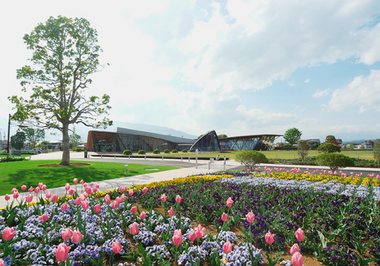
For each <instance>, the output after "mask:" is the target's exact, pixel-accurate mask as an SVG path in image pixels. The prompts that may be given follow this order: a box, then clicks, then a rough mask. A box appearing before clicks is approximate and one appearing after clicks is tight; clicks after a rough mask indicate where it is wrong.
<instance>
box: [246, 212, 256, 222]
mask: <svg viewBox="0 0 380 266" xmlns="http://www.w3.org/2000/svg"><path fill="white" fill-rule="evenodd" d="M246 217H247V221H248V222H250V223H253V221H254V220H255V215H254V214H253V212H249V213H248V214H247V216H246Z"/></svg>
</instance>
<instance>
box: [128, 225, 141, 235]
mask: <svg viewBox="0 0 380 266" xmlns="http://www.w3.org/2000/svg"><path fill="white" fill-rule="evenodd" d="M129 229H130V232H131V234H132V235H136V234H138V233H139V225H138V224H137V223H136V222H134V223H133V224H132V225H131V226H130V228H129Z"/></svg>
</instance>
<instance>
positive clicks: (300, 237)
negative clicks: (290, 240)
mask: <svg viewBox="0 0 380 266" xmlns="http://www.w3.org/2000/svg"><path fill="white" fill-rule="evenodd" d="M296 238H297V240H298V241H303V240H304V239H305V236H304V235H303V231H302V229H301V228H298V230H297V231H296Z"/></svg>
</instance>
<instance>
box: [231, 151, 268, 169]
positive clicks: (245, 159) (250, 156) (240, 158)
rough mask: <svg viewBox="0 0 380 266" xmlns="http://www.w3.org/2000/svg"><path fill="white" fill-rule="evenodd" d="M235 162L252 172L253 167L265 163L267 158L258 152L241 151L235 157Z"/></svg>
mask: <svg viewBox="0 0 380 266" xmlns="http://www.w3.org/2000/svg"><path fill="white" fill-rule="evenodd" d="M235 161H237V162H239V163H241V164H242V165H244V166H245V169H246V170H247V169H249V170H250V171H253V170H254V167H255V165H256V164H258V163H267V162H268V159H267V157H266V156H265V155H264V154H262V153H261V152H258V151H243V152H241V153H238V154H237V155H236V157H235Z"/></svg>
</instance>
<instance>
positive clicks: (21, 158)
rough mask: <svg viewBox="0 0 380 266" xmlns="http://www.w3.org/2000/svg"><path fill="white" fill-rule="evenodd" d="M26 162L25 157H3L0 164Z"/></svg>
mask: <svg viewBox="0 0 380 266" xmlns="http://www.w3.org/2000/svg"><path fill="white" fill-rule="evenodd" d="M18 161H25V157H8V158H7V157H3V158H0V162H18Z"/></svg>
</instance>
